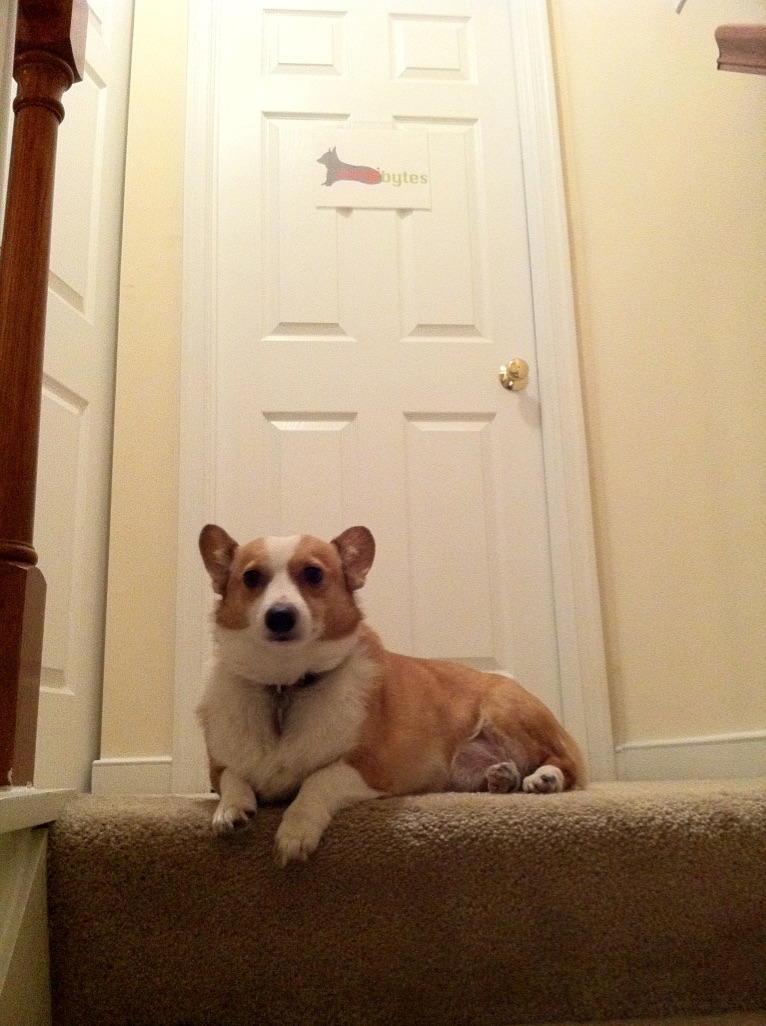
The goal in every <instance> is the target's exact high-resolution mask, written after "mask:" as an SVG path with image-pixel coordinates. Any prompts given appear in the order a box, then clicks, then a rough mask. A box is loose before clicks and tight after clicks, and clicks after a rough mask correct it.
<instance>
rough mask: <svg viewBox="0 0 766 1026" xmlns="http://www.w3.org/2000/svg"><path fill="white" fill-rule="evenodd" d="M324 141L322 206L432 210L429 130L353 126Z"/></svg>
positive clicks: (320, 182)
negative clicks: (396, 130)
mask: <svg viewBox="0 0 766 1026" xmlns="http://www.w3.org/2000/svg"><path fill="white" fill-rule="evenodd" d="M326 143H327V145H326V147H325V149H324V150H323V151H322V152H320V153H317V155H316V158H315V160H316V162H317V164H318V165H319V167H317V168H316V182H317V186H316V205H317V206H318V207H366V208H377V209H405V210H430V209H431V169H430V165H429V160H428V135H427V134H426V133H418V134H415V133H409V132H395V131H393V130H391V131H385V130H383V131H371V130H366V129H349V130H347V131H340V132H329V133H327V138H326ZM320 148H321V147H320Z"/></svg>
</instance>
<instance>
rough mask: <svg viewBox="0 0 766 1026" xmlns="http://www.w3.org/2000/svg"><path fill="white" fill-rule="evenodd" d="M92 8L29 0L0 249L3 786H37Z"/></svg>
mask: <svg viewBox="0 0 766 1026" xmlns="http://www.w3.org/2000/svg"><path fill="white" fill-rule="evenodd" d="M87 23H88V5H87V2H86V0H19V4H18V13H17V20H16V47H15V56H14V66H13V77H14V78H15V80H16V82H17V83H18V90H17V95H16V99H15V100H14V103H13V110H14V115H15V117H14V127H13V137H12V143H11V159H10V166H9V171H8V188H7V195H6V206H5V222H4V227H3V239H2V249H1V250H0V786H2V785H5V784H6V783H7V784H11V783H13V784H15V785H20V784H28V783H32V778H33V774H34V758H35V736H36V732H37V707H38V696H39V690H40V672H41V660H42V637H43V618H44V612H45V579H44V578H43V575H42V573H41V572H40V569H39V568H38V567H37V565H36V564H37V553H36V552H35V549H34V545H33V543H32V532H33V527H34V515H35V485H36V479H37V451H38V439H39V433H40V402H41V389H42V371H43V350H44V344H45V313H46V304H47V297H48V270H49V260H50V238H51V215H52V208H53V182H54V170H55V160H56V141H57V136H58V126H59V124H60V122H61V120H62V119H63V117H64V107H63V105H62V103H61V98H62V96H63V94H64V93H65V92H66V90H67V89H69V87H70V86H71V85H72V84H73V83H74V82H79V81H80V80H81V79H82V73H83V69H84V61H85V35H86V30H87Z"/></svg>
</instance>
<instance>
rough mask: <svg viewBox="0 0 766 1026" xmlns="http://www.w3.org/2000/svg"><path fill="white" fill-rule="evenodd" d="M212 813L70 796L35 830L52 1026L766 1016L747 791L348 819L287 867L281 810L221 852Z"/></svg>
mask: <svg viewBox="0 0 766 1026" xmlns="http://www.w3.org/2000/svg"><path fill="white" fill-rule="evenodd" d="M212 810H213V804H212V800H210V799H207V798H196V799H195V798H181V797H154V798H152V797H144V798H121V799H106V798H93V797H82V798H78V799H76V800H75V801H74V802H73V803H72V804H71V805H70V806H69V808H68V811H67V812H66V814H65V815H64V816H63V817H62V818H61V819H60V820H59V821H58V823H57V824H56V825H55V826H54V828H53V830H52V834H51V840H50V861H49V867H50V868H49V897H50V926H51V961H52V975H53V991H54V1005H55V1023H56V1026H75V1024H77V1026H91V1024H92V1026H96V1024H98V1026H129V1024H130V1026H144V1024H146V1026H171V1024H172V1026H240V1024H241V1026H293V1024H295V1026H384V1024H385V1026H398V1024H402V1026H405V1024H406V1026H409V1024H412V1026H510V1024H512V1023H528V1022H561V1021H573V1020H589V1019H619V1018H627V1017H640V1016H643V1017H648V1018H650V1019H652V1021H657V1017H661V1016H672V1015H692V1014H697V1015H703V1014H707V1015H710V1014H712V1013H722V1012H737V1011H739V1012H742V1013H744V1012H755V1011H757V1010H763V1009H766V781H749V782H731V781H723V782H715V783H699V784H689V783H676V784H639V785H631V784H617V785H596V786H594V787H592V788H590V789H589V790H588V791H586V792H579V793H577V792H575V793H569V794H563V795H504V796H500V795H454V794H446V795H431V796H424V797H414V798H405V799H389V800H384V801H378V802H370V803H367V804H365V805H362V806H358V807H356V808H355V809H352V810H349V811H347V812H345V813H343V814H341V815H339V816H338V817H337V819H336V820H335V821H334V822H333V823H332V824H331V826H330V828H329V829H328V831H327V834H326V835H325V838H324V840H323V841H322V845H321V847H320V850H319V852H318V853H317V854H316V856H315V857H314V859H313V860H312V861H311V862H309V863H308V864H306V865H292V866H290V867H288V868H287V869H285V870H283V869H280V868H278V867H277V866H276V865H275V863H274V861H273V859H272V855H271V845H272V840H273V836H274V831H275V829H276V825H277V822H278V818H279V815H280V810H279V809H277V808H268V809H262V810H261V811H260V812H259V815H258V818H257V820H256V822H255V824H254V826H253V828H252V829H251V830H250V831H249V832H248V833H246V834H243V835H241V836H239V837H237V838H236V839H234V840H233V841H226V840H222V839H219V838H217V837H215V836H213V834H212V832H211V831H210V817H211V814H212ZM759 1018H760V1017H750V1018H749V1019H748V1018H747V1017H745V1016H742V1017H741V1021H742V1023H748V1024H749V1023H751V1022H752V1023H755V1022H756V1021H757V1019H759ZM704 1021H705V1022H706V1021H707V1020H704ZM737 1021H738V1020H737V1018H736V1017H735V1018H734V1019H730V1020H729V1023H731V1024H732V1026H733V1024H734V1023H737ZM727 1026H729V1024H728V1023H727Z"/></svg>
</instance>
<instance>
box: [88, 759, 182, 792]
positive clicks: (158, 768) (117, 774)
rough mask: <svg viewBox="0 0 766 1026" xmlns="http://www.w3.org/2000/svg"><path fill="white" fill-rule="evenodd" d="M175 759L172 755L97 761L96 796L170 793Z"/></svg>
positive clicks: (92, 782) (94, 776) (93, 787)
mask: <svg viewBox="0 0 766 1026" xmlns="http://www.w3.org/2000/svg"><path fill="white" fill-rule="evenodd" d="M172 768H173V760H172V759H171V757H170V756H169V755H159V756H151V757H147V758H115V759H96V761H95V762H94V763H93V776H92V779H91V791H92V793H93V794H100V795H110V794H170V793H171V792H172V786H171V776H172Z"/></svg>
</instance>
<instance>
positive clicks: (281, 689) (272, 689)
mask: <svg viewBox="0 0 766 1026" xmlns="http://www.w3.org/2000/svg"><path fill="white" fill-rule="evenodd" d="M323 676H324V674H321V673H307V674H305V675H304V676H303V677H301V678H299V680H296V682H295V683H294V684H267V685H266V690H267V691H268V692H269V693H270V694H271V703H272V706H273V710H272V713H273V714H272V722H273V724H274V731H275V733H276V734H277V735H278V736H279V737H281V736H282V734H283V733H284V729H285V720H286V719H287V714H288V712H289V711H290V706H291V705H292V704H293V699H294V698H295V692H296V691H305V690H306V688H310V687H311V686H312V685H313V684H316V683H317V681H320V680H321V679H322V677H323Z"/></svg>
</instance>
